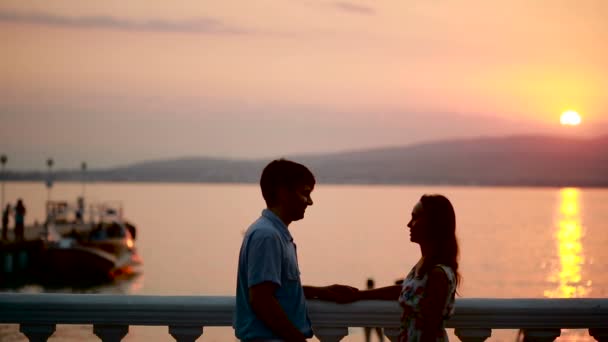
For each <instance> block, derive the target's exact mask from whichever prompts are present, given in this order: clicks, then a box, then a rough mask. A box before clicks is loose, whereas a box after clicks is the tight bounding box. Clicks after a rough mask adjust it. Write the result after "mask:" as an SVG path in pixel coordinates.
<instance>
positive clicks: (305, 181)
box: [260, 158, 315, 207]
mask: <svg viewBox="0 0 608 342" xmlns="http://www.w3.org/2000/svg"><path fill="white" fill-rule="evenodd" d="M301 185H310V186H311V187H314V186H315V176H314V175H313V174H312V172H310V170H309V169H308V168H307V167H306V166H304V165H302V164H298V163H296V162H293V161H291V160H287V159H282V158H281V159H277V160H273V161H272V162H270V164H268V165H266V167H265V168H264V171H262V177H261V178H260V187H261V188H262V196H263V197H264V201H266V205H267V206H269V207H270V206H273V205H275V204H276V203H275V202H276V197H277V192H278V190H279V189H281V188H287V189H289V190H291V189H295V188H296V187H297V186H301Z"/></svg>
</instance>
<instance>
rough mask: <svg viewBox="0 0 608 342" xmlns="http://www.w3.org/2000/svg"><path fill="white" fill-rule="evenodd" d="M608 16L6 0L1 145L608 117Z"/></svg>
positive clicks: (471, 6)
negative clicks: (565, 115) (572, 114)
mask: <svg viewBox="0 0 608 342" xmlns="http://www.w3.org/2000/svg"><path fill="white" fill-rule="evenodd" d="M607 18H608V1H605V0H576V1H575V0H534V1H530V0H504V1H503V0H496V1H488V0H399V1H316V0H258V1H231V0H226V1H190V2H175V1H152V0H145V1H61V0H54V1H25V0H15V1H11V0H8V1H7V0H3V1H2V2H0V42H2V44H1V45H0V49H1V54H0V118H1V121H0V153H4V154H7V155H8V158H9V162H8V163H7V168H9V169H41V170H44V169H45V160H46V158H48V157H53V158H54V159H55V161H56V164H55V165H56V167H57V168H58V169H65V168H78V167H79V165H80V163H81V162H82V161H86V162H87V163H88V164H89V165H90V167H91V168H100V167H108V166H115V165H123V164H128V163H131V162H135V161H142V160H152V159H164V158H176V157H184V156H213V157H230V158H272V157H278V156H286V155H294V154H299V153H321V152H333V151H341V150H350V149H360V148H372V147H380V146H395V145H406V144H410V143H415V142H421V141H429V140H437V139H444V138H452V137H472V136H480V135H490V136H494V135H505V134H519V133H538V134H568V135H576V136H581V137H593V136H596V135H599V134H607V133H608V124H607V122H608V19H607ZM566 110H574V111H577V112H579V113H580V115H581V117H582V123H581V125H580V126H576V127H570V126H569V127H565V126H561V125H560V115H561V113H562V112H564V111H566Z"/></svg>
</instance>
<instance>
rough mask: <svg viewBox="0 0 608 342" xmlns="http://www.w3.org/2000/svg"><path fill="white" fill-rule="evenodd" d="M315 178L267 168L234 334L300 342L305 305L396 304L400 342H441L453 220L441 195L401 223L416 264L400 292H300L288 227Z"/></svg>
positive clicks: (451, 270) (297, 170)
mask: <svg viewBox="0 0 608 342" xmlns="http://www.w3.org/2000/svg"><path fill="white" fill-rule="evenodd" d="M314 186H315V177H314V175H313V174H312V172H310V170H309V169H308V168H307V167H306V166H304V165H301V164H298V163H296V162H293V161H289V160H285V159H278V160H274V161H272V162H271V163H270V164H268V165H267V166H266V167H265V168H264V171H263V172H262V176H261V179H260V187H261V190H262V196H263V197H264V200H265V202H266V206H267V207H266V209H264V210H263V211H262V214H261V216H260V218H258V219H257V220H256V221H255V222H254V223H253V224H251V226H250V227H249V229H248V230H247V232H246V233H245V236H244V238H243V243H242V245H241V249H240V253H239V263H238V273H237V286H236V310H235V314H234V322H233V327H234V329H235V335H236V337H237V338H239V339H240V340H241V341H247V342H279V341H287V342H292V341H294V342H301V341H306V339H307V338H310V337H312V336H313V331H312V326H311V322H310V319H309V317H308V312H307V309H306V299H319V300H327V301H334V302H338V303H350V302H354V301H357V300H371V299H375V300H394V301H398V302H399V304H400V306H401V308H402V314H401V331H400V336H399V341H400V342H405V341H408V342H416V341H425V342H426V341H433V342H435V341H447V340H448V338H447V335H446V332H445V329H444V322H445V320H446V319H448V318H449V317H450V316H451V314H452V313H453V310H454V297H455V294H456V288H457V286H458V283H459V280H460V275H459V273H458V242H457V239H456V217H455V213H454V208H453V207H452V204H451V203H450V201H449V200H448V199H447V198H446V197H444V196H442V195H423V196H422V197H421V198H420V200H419V201H418V203H416V204H415V206H414V208H413V209H412V212H411V220H410V221H409V222H408V223H407V227H409V230H410V240H411V241H412V242H414V243H417V244H418V245H419V246H420V251H421V257H420V260H419V261H418V262H417V263H416V265H414V266H413V267H412V269H411V270H410V272H409V273H408V274H407V276H405V278H404V280H403V282H402V283H401V284H399V285H391V286H386V287H379V288H375V289H368V290H358V289H356V288H354V287H350V286H347V285H331V286H325V287H318V286H302V283H301V281H300V271H299V268H298V259H297V253H296V244H295V243H294V240H293V237H292V236H291V234H290V232H289V229H288V227H289V224H290V223H292V222H294V221H297V220H301V219H302V218H304V213H305V211H306V208H307V207H308V206H310V205H312V204H313V201H312V198H311V193H312V191H313V189H314Z"/></svg>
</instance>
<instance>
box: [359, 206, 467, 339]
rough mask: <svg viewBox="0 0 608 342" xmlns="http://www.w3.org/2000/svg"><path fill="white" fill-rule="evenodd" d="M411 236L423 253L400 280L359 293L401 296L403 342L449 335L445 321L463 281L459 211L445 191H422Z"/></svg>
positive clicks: (387, 297)
mask: <svg viewBox="0 0 608 342" xmlns="http://www.w3.org/2000/svg"><path fill="white" fill-rule="evenodd" d="M407 226H408V227H409V228H410V240H411V241H412V242H414V243H417V244H418V245H420V251H421V254H422V256H421V258H420V260H418V262H417V263H416V265H414V267H413V268H412V269H411V271H410V272H409V273H408V275H407V276H406V277H405V279H404V280H403V283H402V284H401V285H392V286H387V287H381V288H377V289H371V290H364V291H360V292H359V295H358V297H359V299H381V300H395V299H398V301H399V304H400V305H401V308H402V309H403V311H402V315H401V333H400V335H399V341H400V342H406V341H407V342H418V341H425V342H426V341H433V342H444V341H448V337H447V335H446V332H445V328H444V323H445V320H446V319H448V318H449V317H450V316H451V315H452V313H453V310H454V297H455V294H456V288H457V286H458V283H459V282H460V274H459V273H458V241H457V239H456V215H455V213H454V208H453V207H452V204H451V203H450V201H449V200H448V199H447V198H446V197H444V196H442V195H423V196H422V197H421V198H420V201H419V202H418V203H417V204H416V205H415V206H414V209H413V210H412V218H411V220H410V221H409V223H408V224H407Z"/></svg>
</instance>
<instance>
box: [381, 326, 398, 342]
mask: <svg viewBox="0 0 608 342" xmlns="http://www.w3.org/2000/svg"><path fill="white" fill-rule="evenodd" d="M400 332H401V329H399V328H384V336H386V338H388V339H389V340H390V341H391V342H397V341H398V338H399V333H400Z"/></svg>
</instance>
